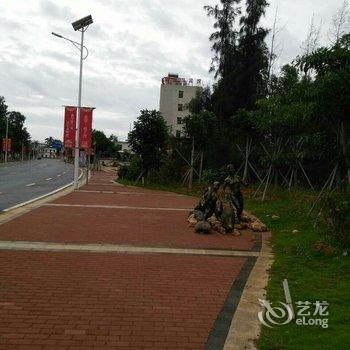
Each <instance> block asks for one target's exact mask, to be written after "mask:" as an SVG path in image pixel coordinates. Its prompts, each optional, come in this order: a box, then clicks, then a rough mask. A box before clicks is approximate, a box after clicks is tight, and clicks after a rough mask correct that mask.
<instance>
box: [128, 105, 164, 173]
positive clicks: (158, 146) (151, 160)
mask: <svg viewBox="0 0 350 350" xmlns="http://www.w3.org/2000/svg"><path fill="white" fill-rule="evenodd" d="M128 141H129V142H130V146H131V149H132V150H133V151H134V152H135V153H136V154H137V155H139V156H140V158H141V161H142V171H143V172H144V173H146V174H147V176H149V172H150V170H157V169H158V168H159V166H160V164H161V160H162V159H163V158H164V157H165V156H166V154H167V148H168V141H169V130H168V126H167V124H166V122H165V120H164V118H163V117H162V115H161V114H160V112H158V111H156V110H147V109H146V110H142V111H141V115H140V116H139V117H138V119H137V121H135V122H134V127H133V129H132V130H131V131H130V132H129V135H128Z"/></svg>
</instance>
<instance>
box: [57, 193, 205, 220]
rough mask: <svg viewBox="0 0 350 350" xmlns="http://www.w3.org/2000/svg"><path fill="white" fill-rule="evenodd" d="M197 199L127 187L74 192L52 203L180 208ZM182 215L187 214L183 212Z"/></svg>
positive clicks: (186, 206)
mask: <svg viewBox="0 0 350 350" xmlns="http://www.w3.org/2000/svg"><path fill="white" fill-rule="evenodd" d="M105 192H106V191H105ZM197 201H198V200H197V199H196V198H192V197H186V196H179V195H176V194H171V195H170V194H161V193H154V192H151V193H147V192H146V193H142V192H130V191H128V190H127V189H124V190H119V191H116V193H112V194H111V193H89V192H75V193H71V194H69V195H67V196H65V197H61V198H59V199H57V200H56V201H54V203H65V204H75V203H79V204H102V205H123V206H124V205H126V206H143V207H151V208H154V207H155V208H181V209H191V208H193V207H194V206H195V205H196V202H197ZM183 215H187V213H184V214H183Z"/></svg>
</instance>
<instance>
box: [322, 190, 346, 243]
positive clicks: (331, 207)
mask: <svg viewBox="0 0 350 350" xmlns="http://www.w3.org/2000/svg"><path fill="white" fill-rule="evenodd" d="M320 223H321V231H322V233H324V234H325V235H327V236H328V237H330V238H331V239H332V240H334V241H335V242H337V243H338V244H339V245H341V246H343V247H350V190H349V189H348V190H347V191H343V192H334V193H329V194H327V195H326V196H325V197H324V199H323V201H322V211H321V220H320Z"/></svg>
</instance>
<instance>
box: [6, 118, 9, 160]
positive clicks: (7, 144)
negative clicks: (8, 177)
mask: <svg viewBox="0 0 350 350" xmlns="http://www.w3.org/2000/svg"><path fill="white" fill-rule="evenodd" d="M9 114H10V113H6V136H5V140H6V141H5V142H6V143H5V163H7V150H8V146H9V140H8V137H9Z"/></svg>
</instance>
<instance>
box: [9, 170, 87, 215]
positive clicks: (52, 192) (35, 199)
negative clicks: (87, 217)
mask: <svg viewBox="0 0 350 350" xmlns="http://www.w3.org/2000/svg"><path fill="white" fill-rule="evenodd" d="M82 177H83V171H82V170H81V169H80V175H79V178H78V180H80V179H81V178H82ZM73 184H74V181H73V182H70V183H69V184H67V185H64V186H62V187H60V188H57V189H56V190H53V191H51V192H49V193H45V194H43V195H41V196H39V197H36V198H33V199H30V200H28V201H25V202H22V203H19V204H16V205H14V206H13V207H9V208H6V209H4V210H3V212H8V211H11V210H13V209H17V208H21V207H24V206H25V205H28V204H31V203H34V202H36V201H38V200H40V199H43V198H46V197H49V196H51V195H53V194H55V193H57V192H60V191H62V190H64V189H66V188H68V187H69V186H72V185H73Z"/></svg>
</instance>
